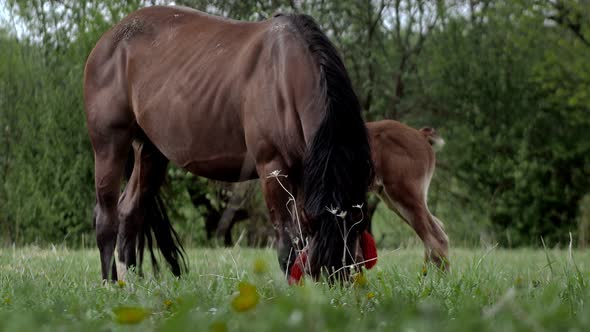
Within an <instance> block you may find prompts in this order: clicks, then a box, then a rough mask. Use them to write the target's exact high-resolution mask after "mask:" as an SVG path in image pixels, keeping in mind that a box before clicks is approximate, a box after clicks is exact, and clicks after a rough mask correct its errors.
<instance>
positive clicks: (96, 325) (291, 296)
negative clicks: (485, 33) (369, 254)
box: [0, 248, 590, 332]
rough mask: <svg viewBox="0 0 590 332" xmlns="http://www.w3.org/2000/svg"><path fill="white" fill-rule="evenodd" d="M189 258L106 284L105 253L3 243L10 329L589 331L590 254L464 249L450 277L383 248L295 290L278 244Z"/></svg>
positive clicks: (3, 289)
mask: <svg viewBox="0 0 590 332" xmlns="http://www.w3.org/2000/svg"><path fill="white" fill-rule="evenodd" d="M188 256H189V258H190V273H189V275H187V276H186V277H184V278H182V279H175V278H173V277H172V276H171V275H170V274H169V273H164V275H162V276H160V277H159V278H157V279H154V278H153V277H152V276H151V275H148V276H146V277H144V278H137V277H136V276H134V275H133V274H129V275H128V277H127V280H126V281H125V282H124V283H117V284H110V285H107V286H103V285H102V284H101V282H100V281H99V263H98V251H97V250H88V251H71V250H67V249H59V248H58V249H43V250H42V249H38V248H23V249H18V248H17V249H1V250H0V296H1V298H0V300H1V302H0V330H5V331H58V330H59V331H95V330H99V331H110V330H114V331H118V330H125V331H128V330H137V331H146V330H158V331H182V330H187V331H189V330H190V331H208V330H209V331H305V332H310V331H365V330H382V331H432V330H435V331H475V330H477V331H478V332H482V331H566V330H570V331H588V330H590V308H588V306H586V305H585V303H586V302H587V301H588V300H590V292H589V290H588V285H587V283H588V280H590V253H588V252H581V251H574V252H573V253H572V255H571V256H570V253H568V252H567V251H557V250H548V251H543V250H510V251H507V250H500V249H489V250H483V249H482V250H465V249H455V250H453V251H452V256H451V260H452V266H453V270H452V272H451V273H450V274H446V275H445V274H441V273H438V272H437V271H435V270H433V268H432V267H430V269H429V273H428V274H427V275H426V276H423V275H422V260H421V259H422V252H421V250H420V249H404V250H397V251H396V250H393V251H392V250H388V251H381V252H380V261H379V263H378V264H377V266H376V267H375V268H374V269H373V270H370V271H368V272H367V273H365V274H364V278H357V282H356V283H354V284H350V285H347V286H344V287H329V286H328V285H325V284H322V283H312V282H306V283H305V285H304V286H301V287H299V286H297V287H289V286H288V285H287V283H286V282H285V280H284V278H283V276H282V275H281V273H280V271H279V268H278V264H277V263H276V255H275V253H274V251H272V250H254V249H239V248H238V249H233V250H230V249H216V250H212V249H208V250H205V249H193V250H189V252H188ZM572 258H573V259H572ZM240 285H241V286H240Z"/></svg>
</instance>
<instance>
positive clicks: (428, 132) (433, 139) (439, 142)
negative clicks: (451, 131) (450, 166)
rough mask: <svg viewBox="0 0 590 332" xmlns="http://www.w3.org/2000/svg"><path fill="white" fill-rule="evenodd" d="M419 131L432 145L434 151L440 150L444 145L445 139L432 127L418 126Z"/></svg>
mask: <svg viewBox="0 0 590 332" xmlns="http://www.w3.org/2000/svg"><path fill="white" fill-rule="evenodd" d="M420 133H421V134H422V135H424V138H426V139H427V140H428V143H430V145H432V147H433V148H434V150H435V151H440V149H442V147H443V146H444V145H445V140H444V139H443V138H442V136H440V135H439V134H438V133H437V132H436V130H434V128H430V127H424V128H420Z"/></svg>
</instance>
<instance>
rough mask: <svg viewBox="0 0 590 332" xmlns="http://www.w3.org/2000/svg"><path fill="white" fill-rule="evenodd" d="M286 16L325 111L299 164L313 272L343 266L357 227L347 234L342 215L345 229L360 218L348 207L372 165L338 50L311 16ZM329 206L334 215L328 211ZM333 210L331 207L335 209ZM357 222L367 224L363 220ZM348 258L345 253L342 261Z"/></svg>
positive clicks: (359, 200) (362, 199)
mask: <svg viewBox="0 0 590 332" xmlns="http://www.w3.org/2000/svg"><path fill="white" fill-rule="evenodd" d="M288 17H289V18H290V21H291V22H292V24H293V25H294V26H295V27H296V29H297V31H298V32H299V33H300V34H301V35H302V37H303V39H304V40H305V42H306V43H307V45H308V49H309V52H310V53H311V54H312V56H313V57H314V59H315V60H316V61H317V63H318V65H319V69H320V82H319V83H320V87H321V90H322V91H321V92H322V96H321V98H320V99H319V100H320V102H321V105H319V108H321V110H319V111H322V110H323V111H324V112H325V115H324V118H323V120H322V122H321V124H320V126H319V128H318V129H317V131H316V133H315V136H314V139H313V142H312V143H311V145H310V146H308V150H307V155H306V157H305V160H304V165H303V166H304V169H303V192H304V197H305V202H304V209H305V212H306V215H307V216H308V217H311V220H312V223H311V227H312V229H314V228H315V229H316V230H317V232H316V234H317V235H316V236H315V238H316V239H315V241H314V240H313V239H312V242H314V243H312V244H311V247H312V253H311V255H310V265H311V270H312V271H311V272H312V273H317V267H327V268H338V267H342V265H343V264H342V262H343V257H342V249H343V245H345V244H347V245H348V244H351V241H354V240H355V239H356V236H355V235H356V233H357V232H358V229H360V227H359V228H358V229H357V230H356V231H355V232H350V234H351V237H348V236H346V234H344V233H343V228H344V227H343V226H342V224H343V223H342V219H344V220H345V222H344V225H345V226H347V227H348V229H350V227H352V225H353V224H355V223H356V222H357V221H358V220H360V218H361V215H362V214H361V213H358V212H360V210H359V209H357V208H353V206H356V205H357V204H358V205H361V206H362V205H365V206H366V204H365V203H366V195H367V191H368V186H369V184H370V181H371V178H372V175H373V164H372V161H371V150H370V147H369V140H368V136H367V129H366V127H365V123H364V121H363V118H362V116H361V106H360V103H359V101H358V98H357V96H356V94H355V92H354V90H353V88H352V83H351V81H350V78H349V76H348V73H347V71H346V68H345V66H344V63H343V61H342V59H341V58H340V56H339V54H338V51H337V50H336V48H335V47H334V45H333V44H332V43H331V42H330V40H329V39H328V38H327V37H326V35H325V34H324V33H323V32H322V31H321V30H320V28H319V26H318V25H317V23H316V22H315V21H314V20H313V19H312V18H311V17H310V16H307V15H288ZM329 208H330V209H331V208H334V209H337V210H338V213H330V212H329V211H327V209H329ZM334 209H331V211H332V212H335V211H334ZM345 212H346V214H345ZM355 212H356V213H355ZM335 214H339V215H340V217H337V216H336V215H335ZM342 216H344V218H342ZM353 216H354V217H353ZM361 224H362V225H361ZM358 226H365V227H366V221H365V222H364V223H359V224H357V226H356V227H358ZM314 246H315V249H314V248H313V247H314ZM313 252H315V253H316V254H313ZM352 259H354V258H353V257H348V258H347V259H346V261H347V262H350V260H352ZM314 265H315V266H316V268H314ZM314 270H316V271H314Z"/></svg>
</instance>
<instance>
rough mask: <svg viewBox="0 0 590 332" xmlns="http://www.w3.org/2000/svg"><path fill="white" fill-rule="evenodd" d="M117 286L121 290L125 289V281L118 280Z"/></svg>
mask: <svg viewBox="0 0 590 332" xmlns="http://www.w3.org/2000/svg"><path fill="white" fill-rule="evenodd" d="M117 285H118V286H119V288H123V287H125V281H123V280H117Z"/></svg>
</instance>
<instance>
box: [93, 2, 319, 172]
mask: <svg viewBox="0 0 590 332" xmlns="http://www.w3.org/2000/svg"><path fill="white" fill-rule="evenodd" d="M302 46H303V45H302V42H301V41H300V38H299V37H298V36H297V31H295V29H293V27H291V26H290V25H289V24H288V21H286V20H285V19H283V18H280V17H279V18H274V19H270V20H266V21H261V22H241V21H235V20H229V19H225V18H220V17H216V16H212V15H208V14H205V13H201V12H199V11H196V10H193V9H188V8H178V7H148V8H144V9H140V10H138V11H136V12H134V13H132V14H130V15H129V16H127V17H126V18H124V19H123V20H122V21H121V22H119V23H118V24H117V25H115V26H114V27H113V28H112V29H111V30H109V31H108V32H107V33H105V35H104V36H103V37H102V38H101V40H100V41H99V42H98V43H97V46H96V47H95V49H94V50H93V51H92V53H91V55H90V56H89V59H88V61H87V66H86V73H85V76H86V78H85V94H86V97H87V98H86V99H87V112H88V113H92V112H93V110H92V107H88V106H89V105H92V104H94V102H93V100H96V99H101V100H109V101H113V102H114V101H118V102H117V104H118V105H126V107H121V109H122V110H121V111H120V112H122V113H125V116H128V115H130V116H133V117H134V119H135V120H136V122H137V124H138V126H139V127H140V128H141V130H142V131H143V132H144V133H145V134H146V136H147V137H148V138H149V139H150V140H151V141H152V142H153V143H154V144H155V145H156V146H157V147H158V149H159V150H160V151H161V152H162V153H163V154H164V155H165V156H166V157H167V158H168V159H170V160H172V161H173V162H174V163H175V164H177V165H179V166H181V167H185V168H187V169H189V170H190V171H192V172H193V173H196V174H199V175H203V176H206V177H211V178H216V179H220V180H228V181H233V180H237V179H238V178H253V177H255V176H256V174H255V172H254V169H253V164H254V159H255V158H256V155H255V154H256V153H257V151H255V150H253V149H250V151H249V149H248V146H247V145H248V144H250V145H251V146H253V147H258V146H261V144H259V143H258V142H257V141H258V140H259V139H260V138H261V137H264V138H265V139H267V141H268V140H272V142H270V143H269V144H270V145H276V146H277V147H276V148H273V149H274V150H276V151H283V152H284V153H285V156H284V157H283V159H285V160H288V161H289V160H298V159H300V158H301V157H302V155H303V153H304V151H305V145H306V141H309V140H310V139H311V137H312V135H313V133H314V132H315V131H314V128H315V127H317V126H318V124H319V122H320V120H321V118H322V117H323V113H322V112H309V111H308V110H304V108H305V107H303V106H300V105H304V104H309V103H310V100H311V99H312V98H314V96H315V95H314V94H315V91H316V90H317V83H316V82H318V81H319V79H318V76H317V74H316V73H315V72H317V66H315V64H314V63H313V62H312V60H310V59H309V56H308V54H307V53H308V51H307V49H306V48H305V47H302ZM97 97H98V98H97ZM123 108H126V109H124V110H123ZM302 111H307V113H308V114H307V116H305V117H304V118H300V117H299V114H298V112H302ZM248 129H250V130H248ZM269 144H267V145H269ZM244 164H248V165H250V166H248V167H249V168H250V169H249V170H244V167H243V165H244ZM212 171H213V172H212ZM236 172H238V173H236ZM228 174H231V176H228Z"/></svg>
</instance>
